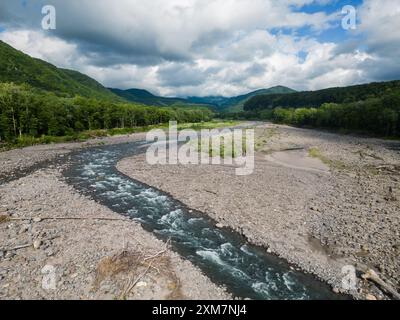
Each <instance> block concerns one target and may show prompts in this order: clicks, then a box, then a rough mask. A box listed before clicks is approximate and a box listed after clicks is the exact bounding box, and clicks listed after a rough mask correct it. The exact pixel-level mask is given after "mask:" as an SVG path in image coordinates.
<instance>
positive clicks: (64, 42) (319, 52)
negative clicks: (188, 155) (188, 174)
mask: <svg viewBox="0 0 400 320" xmlns="http://www.w3.org/2000/svg"><path fill="white" fill-rule="evenodd" d="M44 5H53V6H54V8H55V9H56V28H55V29H53V30H44V29H43V28H42V19H43V18H44V17H45V15H44V14H42V8H43V6H44ZM348 5H350V6H353V7H354V8H355V9H356V11H355V13H356V24H355V26H354V27H355V29H348V28H346V29H344V28H343V26H342V20H343V19H344V18H346V15H345V14H343V13H342V9H343V7H344V6H348ZM346 21H348V20H346ZM399 30H400V0H168V1H166V0H146V1H144V0H113V1H110V0H96V1H93V0H68V1H65V0H46V1H43V0H1V2H0V40H3V41H5V42H7V43H8V44H10V45H12V46H13V47H15V48H17V49H19V50H22V51H23V52H25V53H27V54H29V55H31V56H34V57H36V58H40V59H43V60H46V61H48V62H50V63H53V64H55V65H56V66H59V67H63V68H69V69H74V70H78V71H80V72H82V73H85V74H87V75H89V76H91V77H93V78H95V79H96V80H98V81H99V82H100V83H102V84H103V85H105V86H107V87H113V88H120V89H129V88H142V89H147V90H149V91H151V92H153V93H155V94H160V95H165V96H181V97H185V96H210V95H223V96H235V95H239V94H243V93H247V92H250V91H253V90H257V89H261V88H268V87H272V86H277V85H283V86H288V87H291V88H293V89H296V90H317V89H322V88H327V87H335V86H346V85H352V84H359V83H367V82H372V81H384V80H394V79H400V58H399V57H400V32H399Z"/></svg>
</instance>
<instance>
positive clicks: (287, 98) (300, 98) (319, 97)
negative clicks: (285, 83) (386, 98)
mask: <svg viewBox="0 0 400 320" xmlns="http://www.w3.org/2000/svg"><path fill="white" fill-rule="evenodd" d="M393 92H400V81H388V82H375V83H369V84H363V85H357V86H350V87H341V88H329V89H323V90H317V91H302V92H295V93H290V94H272V95H260V96H256V97H253V98H251V99H250V100H249V101H247V102H246V104H245V106H244V110H245V111H255V110H265V109H273V108H277V107H283V108H303V107H306V108H310V107H314V108H319V107H320V106H321V105H322V104H324V103H340V104H341V103H351V102H357V101H363V100H367V99H370V98H379V97H381V96H383V95H385V94H390V93H393Z"/></svg>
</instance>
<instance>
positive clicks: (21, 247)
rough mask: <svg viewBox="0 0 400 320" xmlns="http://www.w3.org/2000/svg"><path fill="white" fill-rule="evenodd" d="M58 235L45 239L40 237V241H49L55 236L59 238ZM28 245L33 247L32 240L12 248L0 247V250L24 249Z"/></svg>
mask: <svg viewBox="0 0 400 320" xmlns="http://www.w3.org/2000/svg"><path fill="white" fill-rule="evenodd" d="M59 237H60V236H54V237H50V238H46V239H41V241H42V242H45V241H51V240H54V239H57V238H59ZM29 247H33V242H32V243H29V244H22V245H19V246H16V247H13V248H8V249H1V248H0V251H4V252H7V251H15V250H20V249H25V248H29Z"/></svg>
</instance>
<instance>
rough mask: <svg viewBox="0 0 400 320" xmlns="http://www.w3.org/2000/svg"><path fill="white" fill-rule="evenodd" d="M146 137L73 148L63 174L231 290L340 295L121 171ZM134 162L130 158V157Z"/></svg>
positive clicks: (246, 294) (280, 295)
mask: <svg viewBox="0 0 400 320" xmlns="http://www.w3.org/2000/svg"><path fill="white" fill-rule="evenodd" d="M143 146H144V142H133V143H127V144H119V145H110V146H102V147H96V148H91V149H85V150H83V151H79V152H75V153H73V154H71V156H70V158H69V160H70V165H69V166H68V169H66V170H65V172H64V175H65V177H66V179H67V181H68V182H69V183H70V184H72V185H73V186H74V187H75V188H77V189H78V190H79V191H80V192H82V193H84V194H86V195H89V196H90V197H91V198H93V199H94V200H96V201H98V202H99V203H101V204H103V205H105V206H107V207H109V208H110V209H112V210H113V211H114V212H117V213H119V214H121V215H124V216H127V217H130V218H132V219H134V220H135V221H138V222H139V223H141V225H142V226H143V228H145V229H146V230H147V231H149V232H152V233H153V234H155V235H156V236H157V237H158V238H159V239H162V240H164V241H168V240H169V239H170V240H171V245H172V248H173V249H174V250H175V251H177V252H178V253H179V254H180V255H181V256H182V257H183V258H185V259H188V260H190V261H191V262H192V263H193V264H194V265H196V266H197V267H199V268H200V269H201V270H202V271H203V272H204V274H205V275H207V276H208V277H209V278H210V279H211V280H212V281H213V282H215V283H217V284H219V285H223V286H224V287H226V288H227V290H228V292H230V293H231V294H232V295H233V296H235V297H238V298H248V299H257V300H262V299H290V300H303V299H304V300H307V299H341V298H343V297H342V296H339V295H336V294H334V293H333V292H332V290H331V289H330V287H329V286H328V285H326V284H324V283H322V282H320V281H318V280H317V279H315V278H314V277H313V276H311V275H307V274H304V273H302V272H299V271H294V270H293V268H291V267H290V265H289V264H288V263H286V262H285V261H284V260H282V259H280V258H277V257H276V256H274V255H270V254H267V253H266V250H265V249H262V248H259V247H256V246H253V245H251V244H249V243H248V242H247V241H246V240H245V239H244V238H243V237H242V236H240V235H239V234H238V233H235V232H233V231H231V230H229V229H219V228H217V227H216V222H215V221H213V220H212V219H210V218H209V217H207V216H206V215H205V214H202V213H200V212H196V211H192V210H190V209H189V208H187V207H186V206H185V205H184V204H182V203H180V202H179V201H176V200H175V199H173V198H171V197H170V196H169V195H167V194H166V193H164V192H162V191H159V190H157V189H154V188H151V187H149V186H147V185H145V184H143V183H140V182H138V181H135V180H134V179H131V178H130V177H128V176H126V175H124V174H122V173H120V172H119V171H118V170H117V169H116V164H117V162H118V161H120V160H121V159H123V158H126V157H130V156H132V155H135V154H138V153H140V152H144V148H143ZM132 165H134V163H132Z"/></svg>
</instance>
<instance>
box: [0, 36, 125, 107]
mask: <svg viewBox="0 0 400 320" xmlns="http://www.w3.org/2000/svg"><path fill="white" fill-rule="evenodd" d="M0 61H1V63H0V82H12V83H15V84H21V85H22V84H29V85H30V86H31V87H32V88H35V89H37V90H46V91H51V92H53V93H55V94H57V95H59V96H64V97H74V96H75V95H80V96H83V97H87V98H96V99H107V100H113V101H121V100H122V99H121V98H120V97H118V96H116V95H115V94H113V93H112V92H111V91H109V90H107V89H106V88H105V87H103V86H102V85H101V84H100V83H98V82H97V81H95V80H93V79H92V78H90V77H88V76H86V75H84V74H81V73H79V72H77V71H72V70H65V69H60V68H57V67H55V66H53V65H51V64H50V63H47V62H45V61H42V60H39V59H34V58H32V57H30V56H28V55H26V54H24V53H22V52H20V51H18V50H16V49H14V48H13V47H11V46H9V45H8V44H6V43H4V42H2V41H0Z"/></svg>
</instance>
